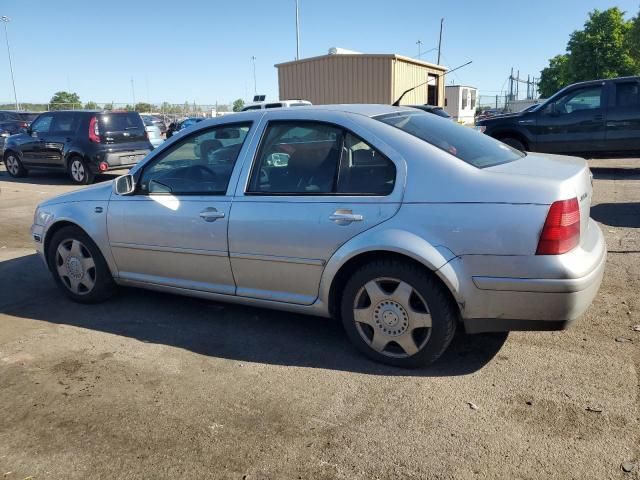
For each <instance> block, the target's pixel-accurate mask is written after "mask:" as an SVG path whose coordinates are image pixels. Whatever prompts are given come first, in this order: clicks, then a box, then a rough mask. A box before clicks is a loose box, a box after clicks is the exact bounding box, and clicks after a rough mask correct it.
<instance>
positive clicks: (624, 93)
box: [607, 80, 640, 154]
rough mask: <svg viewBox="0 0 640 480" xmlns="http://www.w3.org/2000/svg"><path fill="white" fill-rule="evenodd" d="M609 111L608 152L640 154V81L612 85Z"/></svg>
mask: <svg viewBox="0 0 640 480" xmlns="http://www.w3.org/2000/svg"><path fill="white" fill-rule="evenodd" d="M611 88H612V90H613V91H612V92H611V96H610V100H609V109H608V111H607V151H608V152H615V153H636V154H637V153H638V152H640V81H638V80H629V81H619V82H615V83H612V84H611Z"/></svg>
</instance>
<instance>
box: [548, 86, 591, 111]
mask: <svg viewBox="0 0 640 480" xmlns="http://www.w3.org/2000/svg"><path fill="white" fill-rule="evenodd" d="M601 97H602V87H601V86H596V87H588V88H582V89H580V90H574V91H573V92H569V93H568V94H566V95H564V96H563V97H561V98H560V99H558V100H556V102H555V103H556V113H560V114H567V113H573V112H577V111H580V110H597V109H599V108H600V105H601Z"/></svg>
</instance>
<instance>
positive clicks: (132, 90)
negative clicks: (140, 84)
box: [131, 77, 136, 112]
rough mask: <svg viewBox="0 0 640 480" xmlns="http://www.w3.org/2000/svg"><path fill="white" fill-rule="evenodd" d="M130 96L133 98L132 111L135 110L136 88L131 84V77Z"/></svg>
mask: <svg viewBox="0 0 640 480" xmlns="http://www.w3.org/2000/svg"><path fill="white" fill-rule="evenodd" d="M131 98H132V99H133V111H134V112H135V111H136V90H135V88H134V86H133V77H131Z"/></svg>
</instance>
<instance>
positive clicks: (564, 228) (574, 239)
mask: <svg viewBox="0 0 640 480" xmlns="http://www.w3.org/2000/svg"><path fill="white" fill-rule="evenodd" d="M579 242H580V207H579V206H578V199H577V198H572V199H570V200H560V201H558V202H553V203H552V204H551V208H549V213H548V214H547V220H546V221H545V222H544V227H543V228H542V233H541V234H540V241H539V242H538V249H537V250H536V255H560V254H562V253H566V252H568V251H569V250H571V249H572V248H574V247H575V246H576V245H578V243H579Z"/></svg>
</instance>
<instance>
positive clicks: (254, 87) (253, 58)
mask: <svg viewBox="0 0 640 480" xmlns="http://www.w3.org/2000/svg"><path fill="white" fill-rule="evenodd" d="M251 61H252V62H253V94H254V95H257V94H258V84H257V83H256V57H255V56H252V57H251Z"/></svg>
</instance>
